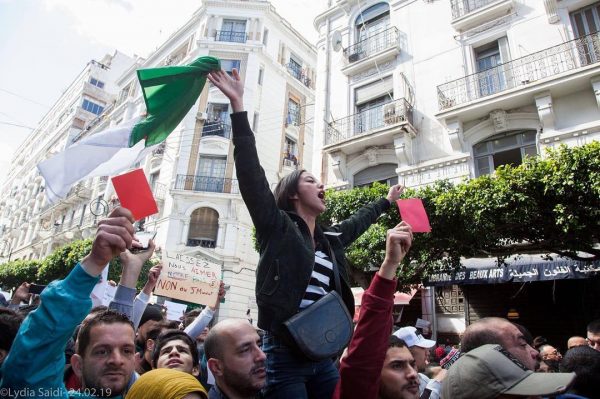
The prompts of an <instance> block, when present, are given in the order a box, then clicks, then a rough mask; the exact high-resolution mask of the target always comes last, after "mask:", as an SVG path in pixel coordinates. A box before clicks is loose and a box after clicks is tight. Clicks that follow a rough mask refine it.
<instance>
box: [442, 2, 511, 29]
mask: <svg viewBox="0 0 600 399" xmlns="http://www.w3.org/2000/svg"><path fill="white" fill-rule="evenodd" d="M512 6H513V0H450V8H451V10H452V26H453V27H454V29H456V30H459V31H464V30H467V29H470V28H473V27H475V26H479V25H482V24H484V23H486V22H489V21H491V20H493V19H495V18H499V17H501V16H503V15H506V14H507V13H508V12H509V10H510V9H511V8H512Z"/></svg>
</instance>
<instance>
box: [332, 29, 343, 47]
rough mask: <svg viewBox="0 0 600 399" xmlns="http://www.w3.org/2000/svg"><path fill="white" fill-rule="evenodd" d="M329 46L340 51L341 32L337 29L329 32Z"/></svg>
mask: <svg viewBox="0 0 600 399" xmlns="http://www.w3.org/2000/svg"><path fill="white" fill-rule="evenodd" d="M331 47H332V48H333V51H336V52H337V51H340V49H341V48H342V34H341V33H340V31H339V30H336V31H335V32H333V33H332V34H331Z"/></svg>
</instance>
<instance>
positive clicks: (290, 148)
mask: <svg viewBox="0 0 600 399" xmlns="http://www.w3.org/2000/svg"><path fill="white" fill-rule="evenodd" d="M283 165H284V166H288V167H293V168H295V167H296V166H298V143H296V140H294V139H292V138H291V137H288V136H285V141H284V143H283Z"/></svg>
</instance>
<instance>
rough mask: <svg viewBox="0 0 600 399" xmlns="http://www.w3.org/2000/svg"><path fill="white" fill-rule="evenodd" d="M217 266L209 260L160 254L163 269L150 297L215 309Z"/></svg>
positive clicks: (219, 273)
mask: <svg viewBox="0 0 600 399" xmlns="http://www.w3.org/2000/svg"><path fill="white" fill-rule="evenodd" d="M220 276H221V265H218V264H216V263H214V262H213V261H211V260H209V259H206V258H200V257H194V256H189V255H183V254H179V253H176V252H173V251H169V250H165V251H163V270H162V272H161V273H160V277H159V278H158V281H157V283H156V289H155V290H154V294H156V295H162V296H165V297H168V298H175V299H179V300H182V301H186V302H192V303H197V304H201V305H210V306H216V304H217V299H218V296H219V282H220Z"/></svg>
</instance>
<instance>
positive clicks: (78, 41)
mask: <svg viewBox="0 0 600 399" xmlns="http://www.w3.org/2000/svg"><path fill="white" fill-rule="evenodd" d="M271 3H272V4H273V5H274V6H275V8H276V10H277V12H278V13H279V14H280V15H281V16H282V17H284V18H285V19H287V20H288V21H289V22H290V23H291V25H292V26H293V27H294V28H295V29H296V30H298V31H299V32H300V33H301V34H303V35H304V36H305V37H306V38H307V39H308V40H309V41H310V42H311V43H313V44H314V43H315V42H316V39H317V32H316V31H315V29H314V27H313V21H314V18H315V17H316V16H317V15H318V14H320V13H321V12H323V11H324V10H325V5H324V4H325V2H324V1H323V0H271ZM200 5H201V0H0V183H1V182H3V181H4V179H5V176H6V174H7V173H8V170H9V168H10V164H11V160H12V157H13V154H14V152H15V151H16V150H17V149H18V147H19V145H20V144H21V143H22V142H23V140H24V139H25V138H26V137H27V135H28V134H29V133H30V132H32V130H33V128H35V127H36V126H37V124H38V122H39V121H40V120H41V119H42V118H43V116H44V115H45V114H46V112H47V111H48V110H49V109H50V107H51V106H52V105H53V104H54V103H55V102H56V100H57V99H58V98H59V97H60V95H61V94H62V92H63V90H65V89H66V88H67V87H68V85H69V84H70V83H71V82H72V81H73V80H74V79H75V77H76V76H77V75H78V74H79V72H81V71H82V70H83V68H84V66H85V65H86V64H87V63H88V62H89V61H90V60H91V59H96V60H100V59H101V58H102V57H103V56H104V55H105V54H107V53H113V52H114V50H115V49H118V50H120V51H121V52H123V53H125V54H128V55H130V56H133V55H134V54H137V55H140V56H147V55H149V54H151V53H152V51H153V50H155V49H156V48H157V47H159V46H160V44H162V43H163V42H164V41H165V40H166V39H167V38H169V36H170V35H171V34H172V33H173V32H175V31H176V30H177V29H178V28H179V27H181V26H182V25H183V24H184V23H185V22H186V21H187V20H188V19H189V17H191V15H192V14H193V12H194V11H195V10H196V9H198V8H199V7H200Z"/></svg>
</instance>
